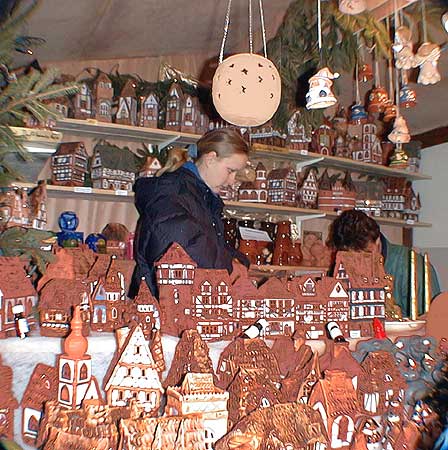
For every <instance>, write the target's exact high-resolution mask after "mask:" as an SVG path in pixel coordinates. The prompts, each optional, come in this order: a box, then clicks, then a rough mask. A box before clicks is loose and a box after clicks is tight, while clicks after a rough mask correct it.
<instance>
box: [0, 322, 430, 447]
mask: <svg viewBox="0 0 448 450" xmlns="http://www.w3.org/2000/svg"><path fill="white" fill-rule="evenodd" d="M385 328H386V333H387V335H388V337H389V338H390V339H391V340H394V339H396V338H397V337H399V336H410V335H424V333H425V322H424V321H415V322H386V327H385ZM88 341H89V348H88V351H87V353H88V354H90V355H91V357H92V372H93V375H95V377H96V378H97V380H98V382H99V385H100V387H101V388H102V383H103V378H104V376H105V373H106V371H107V369H108V367H109V365H110V362H111V360H112V357H113V355H114V352H115V349H116V340H115V336H114V334H112V333H92V334H91V335H90V336H89V337H88ZM178 341H179V339H178V338H175V337H172V336H163V337H162V345H163V351H164V356H165V361H166V366H167V367H168V368H169V367H170V366H171V361H172V359H173V356H174V351H175V348H176V345H177V343H178ZM349 341H350V348H351V349H352V350H354V349H355V347H356V344H357V343H358V342H359V339H351V340H349ZM229 342H230V341H218V342H208V346H209V348H210V357H211V359H212V362H213V367H214V369H215V371H216V368H217V364H218V360H219V356H220V354H221V352H222V351H223V349H224V348H225V347H226V346H227V345H228V344H229ZM272 343H273V342H272V341H267V344H268V345H269V346H271V345H272ZM61 344H62V339H60V338H49V337H42V336H40V335H39V334H38V331H37V330H35V331H34V332H33V334H32V335H31V336H30V337H28V338H27V339H24V340H21V339H19V338H9V339H4V340H1V341H0V353H1V355H2V359H3V363H4V364H6V365H9V366H10V367H11V368H12V369H13V373H14V382H13V391H14V396H15V398H16V399H17V400H18V401H19V403H20V401H21V400H22V396H23V393H24V391H25V389H26V386H27V384H28V381H29V379H30V377H31V374H32V372H33V370H34V367H35V366H36V364H38V363H44V364H48V365H50V366H55V365H56V357H57V355H59V354H60V353H61V352H62V347H61ZM307 344H308V345H310V346H311V347H312V349H313V350H314V351H317V352H318V353H319V354H322V353H323V352H324V351H325V342H324V341H307ZM167 372H168V371H166V372H165V373H164V374H163V378H165V376H166V375H167ZM21 416H22V409H21V408H20V407H19V408H17V409H16V411H15V421H14V428H15V433H14V434H15V440H16V441H17V442H18V443H19V444H20V445H22V446H23V448H24V449H31V448H32V447H29V446H27V445H25V444H23V442H22V439H21V418H22V417H21Z"/></svg>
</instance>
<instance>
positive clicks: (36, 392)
mask: <svg viewBox="0 0 448 450" xmlns="http://www.w3.org/2000/svg"><path fill="white" fill-rule="evenodd" d="M57 396H58V373H57V370H56V367H52V366H48V365H46V364H42V363H39V364H37V365H36V367H35V368H34V370H33V373H32V374H31V377H30V379H29V381H28V385H27V387H26V388H25V392H24V394H23V397H22V401H21V402H20V406H21V408H22V439H23V441H24V442H25V443H26V444H28V445H31V446H36V440H37V433H38V431H39V422H40V419H41V417H42V415H43V412H44V405H45V402H47V401H53V400H56V399H57Z"/></svg>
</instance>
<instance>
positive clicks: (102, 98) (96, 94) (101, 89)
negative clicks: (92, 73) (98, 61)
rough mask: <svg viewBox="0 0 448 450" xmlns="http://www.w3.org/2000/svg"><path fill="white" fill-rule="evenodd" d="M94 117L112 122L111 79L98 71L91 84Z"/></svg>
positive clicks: (112, 92)
mask: <svg viewBox="0 0 448 450" xmlns="http://www.w3.org/2000/svg"><path fill="white" fill-rule="evenodd" d="M92 91H93V99H94V108H95V119H96V120H99V121H100V122H109V123H110V122H112V99H113V96H114V90H113V87H112V81H111V79H110V78H109V77H108V76H107V75H106V74H105V73H104V72H99V73H98V76H97V77H96V78H95V80H94V81H93V86H92Z"/></svg>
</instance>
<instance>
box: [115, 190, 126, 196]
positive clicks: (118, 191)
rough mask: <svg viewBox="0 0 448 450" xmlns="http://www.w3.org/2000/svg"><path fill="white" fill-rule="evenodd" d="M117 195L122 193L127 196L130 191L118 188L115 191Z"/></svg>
mask: <svg viewBox="0 0 448 450" xmlns="http://www.w3.org/2000/svg"><path fill="white" fill-rule="evenodd" d="M115 195H122V196H124V197H126V196H127V195H128V191H125V190H124V189H117V190H116V191H115Z"/></svg>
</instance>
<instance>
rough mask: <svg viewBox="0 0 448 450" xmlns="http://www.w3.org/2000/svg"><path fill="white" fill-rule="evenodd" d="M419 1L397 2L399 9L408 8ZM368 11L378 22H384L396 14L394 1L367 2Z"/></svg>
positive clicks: (397, 0) (398, 0)
mask: <svg viewBox="0 0 448 450" xmlns="http://www.w3.org/2000/svg"><path fill="white" fill-rule="evenodd" d="M416 1H417V0H396V4H397V8H398V9H402V8H406V7H407V6H409V5H410V4H412V3H415V2H416ZM367 9H368V10H369V11H370V13H371V14H372V15H373V16H374V17H375V19H377V20H382V19H384V18H385V17H387V16H390V15H392V14H393V13H394V1H393V0H367Z"/></svg>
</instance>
